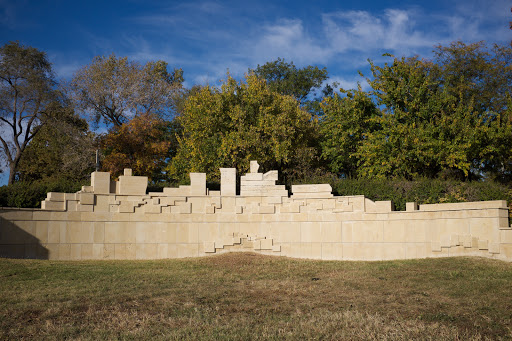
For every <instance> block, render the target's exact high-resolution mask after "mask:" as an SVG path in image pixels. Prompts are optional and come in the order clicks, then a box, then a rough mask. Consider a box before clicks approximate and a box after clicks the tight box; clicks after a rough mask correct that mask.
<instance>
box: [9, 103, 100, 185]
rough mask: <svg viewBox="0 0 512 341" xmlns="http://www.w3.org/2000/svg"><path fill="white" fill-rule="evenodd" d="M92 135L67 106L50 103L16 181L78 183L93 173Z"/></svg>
mask: <svg viewBox="0 0 512 341" xmlns="http://www.w3.org/2000/svg"><path fill="white" fill-rule="evenodd" d="M94 150H95V146H94V134H92V133H91V132H90V131H89V125H88V124H87V122H86V121H85V120H84V119H82V118H80V117H78V116H77V115H76V114H75V113H74V112H73V110H72V109H71V108H70V107H69V106H62V105H61V103H57V102H54V103H51V105H50V107H49V108H48V110H47V118H46V121H45V124H44V125H43V126H42V127H41V129H40V131H39V133H38V134H37V136H36V137H34V139H32V141H31V142H30V144H29V145H28V146H27V148H26V149H25V152H24V153H23V156H22V158H21V160H20V163H19V167H18V172H17V178H18V180H19V181H23V182H31V181H35V180H41V179H47V178H52V179H57V178H64V179H68V180H76V181H81V180H84V179H88V178H89V175H90V173H91V171H93V170H94V161H95V158H94Z"/></svg>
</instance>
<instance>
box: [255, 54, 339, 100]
mask: <svg viewBox="0 0 512 341" xmlns="http://www.w3.org/2000/svg"><path fill="white" fill-rule="evenodd" d="M249 71H250V72H254V74H255V75H256V76H258V77H261V78H263V79H265V80H266V81H267V82H268V85H269V88H270V90H272V91H276V92H278V93H280V94H283V95H289V96H293V97H295V98H296V99H297V100H298V101H299V102H301V104H305V103H306V100H307V98H308V96H309V94H310V93H311V91H312V90H313V89H315V88H320V87H321V86H322V83H323V82H324V81H325V80H326V79H327V78H329V77H328V76H327V74H328V73H327V69H326V68H325V67H324V68H322V69H319V68H318V67H317V66H311V65H309V66H307V67H304V68H301V69H297V67H296V66H295V65H294V64H293V62H291V63H287V62H285V60H284V59H281V58H278V59H277V60H275V61H273V62H267V63H265V64H263V65H258V67H257V68H256V69H255V70H249Z"/></svg>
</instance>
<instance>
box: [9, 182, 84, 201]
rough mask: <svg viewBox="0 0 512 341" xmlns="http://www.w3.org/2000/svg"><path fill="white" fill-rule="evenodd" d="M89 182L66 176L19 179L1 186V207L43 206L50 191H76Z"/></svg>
mask: <svg viewBox="0 0 512 341" xmlns="http://www.w3.org/2000/svg"><path fill="white" fill-rule="evenodd" d="M89 183H90V179H87V180H85V179H84V180H81V181H77V180H68V179H65V178H58V179H57V178H46V179H42V180H37V181H17V182H15V183H13V184H11V185H7V186H2V187H0V207H21V208H29V207H35V208H37V207H41V201H43V200H44V199H45V198H46V195H47V193H48V192H64V193H74V192H77V191H79V190H80V188H82V186H83V185H86V184H87V185H88V184H89Z"/></svg>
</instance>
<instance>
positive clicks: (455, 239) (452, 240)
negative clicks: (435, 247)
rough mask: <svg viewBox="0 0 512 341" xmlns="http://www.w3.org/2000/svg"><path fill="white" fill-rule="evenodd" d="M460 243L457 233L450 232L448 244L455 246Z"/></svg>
mask: <svg viewBox="0 0 512 341" xmlns="http://www.w3.org/2000/svg"><path fill="white" fill-rule="evenodd" d="M459 245H461V241H460V238H459V235H458V234H452V236H451V238H450V246H451V247H455V246H459Z"/></svg>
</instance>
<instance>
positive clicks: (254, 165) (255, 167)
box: [249, 160, 260, 173]
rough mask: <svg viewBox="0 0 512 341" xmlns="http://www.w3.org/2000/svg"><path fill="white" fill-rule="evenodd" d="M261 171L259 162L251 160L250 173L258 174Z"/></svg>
mask: <svg viewBox="0 0 512 341" xmlns="http://www.w3.org/2000/svg"><path fill="white" fill-rule="evenodd" d="M259 169H260V165H259V164H258V161H255V160H251V161H250V162H249V171H250V172H251V173H258V170H259Z"/></svg>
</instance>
